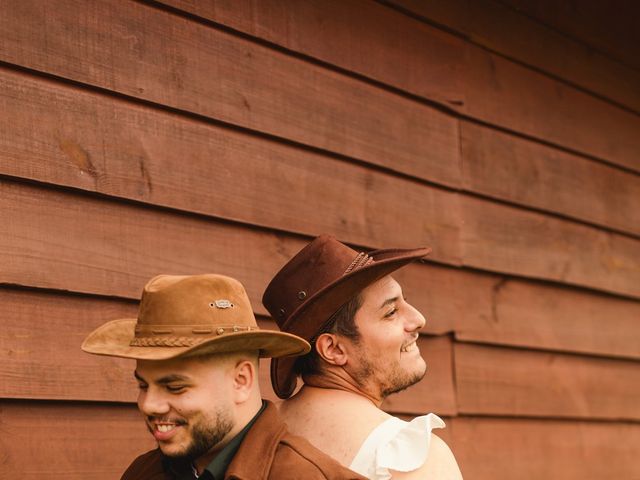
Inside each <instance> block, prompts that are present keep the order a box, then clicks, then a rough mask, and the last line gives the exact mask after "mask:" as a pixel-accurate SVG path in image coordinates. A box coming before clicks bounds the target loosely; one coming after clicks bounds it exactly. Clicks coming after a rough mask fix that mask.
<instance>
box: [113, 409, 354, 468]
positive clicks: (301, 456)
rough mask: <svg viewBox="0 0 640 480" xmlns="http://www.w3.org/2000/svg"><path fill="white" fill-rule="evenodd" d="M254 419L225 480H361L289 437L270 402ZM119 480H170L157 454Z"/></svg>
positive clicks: (141, 459)
mask: <svg viewBox="0 0 640 480" xmlns="http://www.w3.org/2000/svg"><path fill="white" fill-rule="evenodd" d="M267 403H268V405H267V408H266V409H265V410H264V411H263V412H262V414H261V415H260V416H259V417H258V419H257V420H256V422H255V423H254V424H253V426H252V427H251V429H250V430H249V433H247V436H246V437H245V438H244V440H243V442H242V444H241V445H240V448H239V449H238V451H237V452H236V455H235V456H234V457H233V460H232V461H231V464H230V465H229V468H227V472H226V473H225V480H302V479H304V480H316V479H317V480H325V479H331V480H350V479H354V480H362V479H364V478H365V477H362V476H360V475H358V474H357V473H354V472H352V471H351V470H349V469H347V468H346V467H343V466H342V465H340V464H339V463H338V462H336V461H335V460H333V459H332V458H331V457H329V456H327V455H325V454H324V453H322V452H321V451H320V450H318V449H316V448H315V447H313V446H312V445H311V444H310V443H309V442H307V441H306V440H305V439H304V438H301V437H297V436H295V435H291V434H290V433H289V432H288V431H287V427H286V425H285V424H284V422H283V421H282V419H281V418H280V415H279V414H278V411H277V409H276V407H275V405H273V404H272V403H271V402H267ZM121 480H174V476H173V475H172V474H171V473H170V472H168V471H165V470H164V468H163V464H162V455H161V454H160V450H157V449H156V450H152V451H150V452H147V453H145V454H143V455H140V456H139V457H138V458H136V459H135V460H134V461H133V463H132V464H131V465H130V466H129V468H127V470H126V471H125V472H124V474H123V475H122V478H121Z"/></svg>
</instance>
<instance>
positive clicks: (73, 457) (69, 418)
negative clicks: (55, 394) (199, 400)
mask: <svg viewBox="0 0 640 480" xmlns="http://www.w3.org/2000/svg"><path fill="white" fill-rule="evenodd" d="M0 428H1V429H2V432H3V435H2V438H1V439H0V451H1V452H2V462H0V476H1V477H2V478H7V479H8V478H23V479H25V480H31V479H33V480H36V479H41V478H51V479H59V480H63V479H64V480H81V479H91V480H113V479H114V478H120V475H122V473H123V472H124V470H125V469H126V468H127V466H128V465H129V464H130V463H131V462H132V461H133V460H134V458H135V457H137V456H138V455H140V454H141V453H144V452H146V451H148V450H151V449H152V448H154V447H155V442H154V441H153V438H152V437H151V435H149V433H148V432H147V430H146V428H145V426H144V422H143V420H142V417H141V416H140V413H139V412H138V410H137V408H135V406H133V405H131V406H129V405H127V406H116V405H105V404H95V405H92V404H88V403H54V402H13V401H0Z"/></svg>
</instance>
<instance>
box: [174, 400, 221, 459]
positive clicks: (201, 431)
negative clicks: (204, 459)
mask: <svg viewBox="0 0 640 480" xmlns="http://www.w3.org/2000/svg"><path fill="white" fill-rule="evenodd" d="M232 428H233V421H232V419H231V416H230V415H229V413H228V412H227V411H226V410H224V409H219V410H216V412H215V418H214V419H211V418H205V419H203V420H200V421H198V422H197V423H194V424H192V426H191V441H190V442H189V445H187V447H186V448H185V449H184V450H183V451H181V452H178V453H175V454H171V455H167V454H165V453H164V452H163V455H164V457H165V459H166V460H167V461H168V462H169V463H170V464H171V465H173V466H175V467H177V468H182V467H186V466H190V465H191V464H192V463H193V462H194V461H195V460H196V459H198V458H199V457H201V456H202V455H204V454H205V453H207V452H208V451H209V450H211V448H213V447H214V446H215V445H217V444H218V443H220V442H221V441H222V439H223V438H224V437H225V436H226V435H227V434H228V433H229V432H230V431H231V429H232Z"/></svg>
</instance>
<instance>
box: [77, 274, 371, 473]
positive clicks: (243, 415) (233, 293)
mask: <svg viewBox="0 0 640 480" xmlns="http://www.w3.org/2000/svg"><path fill="white" fill-rule="evenodd" d="M82 349H83V350H84V351H86V352H89V353H94V354H98V355H110V356H116V357H125V358H132V359H135V360H136V361H137V362H136V370H135V376H136V378H137V380H138V384H139V388H140V391H139V395H138V407H139V409H140V411H141V412H142V414H143V415H144V417H145V420H146V424H147V428H148V429H149V431H150V433H151V434H152V435H153V437H154V438H155V440H156V441H157V443H158V449H156V450H152V451H151V452H148V453H146V454H144V455H141V456H140V457H138V458H137V459H136V460H135V461H134V462H133V463H132V464H131V466H129V468H128V469H127V470H126V472H125V473H124V475H123V477H122V479H124V480H161V479H162V480H165V479H166V480H169V479H175V480H183V479H193V478H206V479H208V480H222V479H241V480H242V479H244V480H249V479H251V480H253V479H264V480H266V479H300V478H305V479H307V478H309V479H327V478H332V479H351V478H362V477H360V476H359V475H357V474H354V473H353V472H351V471H349V470H347V469H346V468H344V467H342V466H341V465H339V464H338V463H337V462H335V461H334V460H332V459H331V458H329V457H328V456H327V455H325V454H323V453H321V452H320V451H318V450H317V449H315V448H314V447H312V446H311V445H310V444H309V443H308V442H307V441H306V440H303V439H301V438H298V437H295V436H293V435H291V434H289V433H288V432H287V429H286V427H285V425H284V424H283V423H282V420H280V418H279V416H278V413H277V410H276V408H275V407H274V406H273V404H271V403H269V402H265V401H263V400H262V399H261V396H260V389H259V386H258V378H257V375H258V357H285V356H291V355H300V354H304V353H306V352H308V351H309V345H308V343H307V342H306V341H305V340H303V339H301V338H299V337H296V336H295V335H291V334H288V333H281V332H275V331H266V330H260V329H259V328H258V326H257V324H256V320H255V317H254V315H253V311H252V308H251V305H250V303H249V299H248V298H247V295H246V293H245V290H244V288H243V286H242V285H241V284H240V283H239V282H238V281H236V280H234V279H232V278H229V277H225V276H222V275H197V276H169V275H161V276H158V277H155V278H154V279H152V280H151V281H149V283H147V285H146V286H145V288H144V291H143V293H142V300H141V302H140V310H139V314H138V318H137V319H121V320H113V321H111V322H108V323H106V324H104V325H102V326H101V327H99V328H98V329H96V330H95V331H93V332H92V333H91V334H90V335H89V336H88V337H87V338H86V339H85V341H84V343H83V344H82Z"/></svg>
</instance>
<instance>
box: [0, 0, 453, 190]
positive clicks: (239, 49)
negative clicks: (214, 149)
mask: <svg viewBox="0 0 640 480" xmlns="http://www.w3.org/2000/svg"><path fill="white" fill-rule="evenodd" d="M126 5H127V6H126V7H123V4H122V2H119V1H117V0H98V1H95V2H90V3H87V2H83V1H80V0H62V1H61V2H58V3H56V4H55V5H53V4H49V3H46V4H44V5H43V4H42V3H41V2H38V1H37V0H25V1H24V2H20V3H19V4H16V3H15V2H7V4H6V6H5V7H4V9H3V12H4V14H3V16H2V19H0V28H1V29H2V30H10V31H12V35H10V36H8V37H7V38H6V39H4V40H5V41H4V42H3V43H2V44H1V45H0V60H2V61H5V62H7V63H13V64H16V65H20V66H24V67H28V68H31V69H35V70H38V71H43V72H47V73H50V74H52V75H56V76H60V77H64V78H68V79H72V80H76V81H78V82H83V83H86V84H90V85H95V86H98V87H101V88H105V89H108V90H113V91H116V92H119V93H122V94H125V95H128V96H132V97H137V98H140V99H143V100H148V101H151V102H155V103H158V104H162V105H166V106H169V107H173V108H177V109H180V110H184V111H188V112H192V113H195V114H197V115H201V116H204V117H208V118H211V119H216V120H220V121H223V122H228V123H230V124H234V125H238V126H241V127H246V128H250V129H253V130H255V131H258V132H262V133H265V134H270V135H275V136H278V137H283V138H286V139H289V140H293V141H295V142H300V143H302V144H305V145H311V146H313V147H317V148H321V149H325V150H329V151H332V152H336V153H339V154H342V155H347V156H350V157H353V158H356V159H359V160H363V161H367V162H370V163H373V164H376V165H381V166H384V167H386V168H391V169H394V170H399V171H403V172H407V173H410V174H411V175H415V176H418V177H427V178H431V179H433V180H436V179H437V180H438V181H441V182H443V183H445V184H449V185H455V184H456V183H457V181H458V180H459V165H458V146H457V139H458V130H457V121H456V119H454V118H452V117H450V116H447V115H445V114H444V113H441V112H439V111H438V110H435V109H433V108H430V107H428V106H426V105H424V104H421V103H418V102H415V101H412V100H410V99H408V98H405V97H403V96H400V95H396V94H393V93H390V92H388V91H385V90H382V89H380V88H377V87H374V86H372V85H369V84H367V83H364V82H361V81H357V80H354V79H353V78H349V77H348V76H346V75H342V74H339V73H337V72H335V71H330V70H328V69H326V68H323V67H321V66H318V65H315V64H313V63H309V62H307V61H304V60H301V59H299V58H295V57H292V56H290V55H286V54H284V53H281V52H279V51H276V50H274V49H271V48H267V47H265V46H262V45H259V44H257V43H254V42H251V41H249V40H247V39H245V38H240V37H238V36H235V35H231V34H229V33H226V32H223V31H220V30H218V29H215V28H212V27H209V26H206V25H203V24H201V23H197V22H193V21H190V20H187V19H185V18H182V17H179V16H176V15H172V14H170V13H167V12H165V11H162V10H158V9H156V8H153V7H151V6H148V5H143V4H141V3H138V2H130V3H129V2H127V4H126ZM123 8H125V10H126V12H127V15H122V14H121V12H122V9H123Z"/></svg>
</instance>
